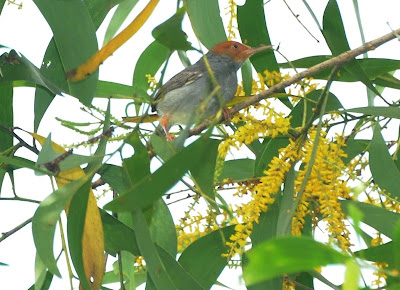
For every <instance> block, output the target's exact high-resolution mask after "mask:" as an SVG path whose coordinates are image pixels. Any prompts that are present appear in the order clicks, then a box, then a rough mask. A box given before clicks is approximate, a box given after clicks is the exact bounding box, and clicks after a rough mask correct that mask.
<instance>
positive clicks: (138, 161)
mask: <svg viewBox="0 0 400 290" xmlns="http://www.w3.org/2000/svg"><path fill="white" fill-rule="evenodd" d="M125 141H126V142H127V143H128V144H130V145H131V146H132V147H133V149H134V150H135V154H134V155H133V156H132V157H130V158H125V159H124V160H123V162H122V167H123V168H124V172H125V175H126V177H127V178H128V180H129V181H130V184H131V185H136V184H137V183H138V182H139V181H140V180H142V179H143V178H145V177H146V176H148V175H149V174H150V159H149V154H148V153H147V148H146V147H145V146H144V145H143V143H142V142H141V140H140V138H139V135H138V133H137V132H136V131H135V132H133V133H132V134H130V135H129V136H128V137H127V138H126V139H125Z"/></svg>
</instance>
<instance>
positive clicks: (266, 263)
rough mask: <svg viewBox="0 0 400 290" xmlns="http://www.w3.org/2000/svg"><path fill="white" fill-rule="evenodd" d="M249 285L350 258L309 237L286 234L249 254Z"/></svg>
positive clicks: (265, 243)
mask: <svg viewBox="0 0 400 290" xmlns="http://www.w3.org/2000/svg"><path fill="white" fill-rule="evenodd" d="M247 256H248V258H249V263H248V264H247V266H245V267H246V268H247V269H246V271H245V274H244V279H245V281H246V285H251V284H255V283H258V282H261V281H264V280H268V279H271V278H274V277H277V276H280V275H284V274H292V273H297V272H301V271H309V270H312V269H314V268H315V267H320V266H325V265H328V264H338V263H344V262H345V261H346V260H348V259H350V257H348V256H345V255H343V254H341V253H339V252H337V251H335V250H333V249H332V248H331V247H329V246H327V245H325V244H321V243H319V242H316V241H315V240H314V239H312V238H309V237H284V238H279V239H275V240H269V241H266V242H264V243H261V244H260V245H258V246H256V247H254V248H253V249H251V250H250V251H249V253H248V254H247Z"/></svg>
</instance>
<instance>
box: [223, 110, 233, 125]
mask: <svg viewBox="0 0 400 290" xmlns="http://www.w3.org/2000/svg"><path fill="white" fill-rule="evenodd" d="M222 114H223V115H224V120H225V121H224V122H225V124H227V123H229V122H230V121H231V117H232V113H231V110H230V109H229V108H227V107H224V108H222Z"/></svg>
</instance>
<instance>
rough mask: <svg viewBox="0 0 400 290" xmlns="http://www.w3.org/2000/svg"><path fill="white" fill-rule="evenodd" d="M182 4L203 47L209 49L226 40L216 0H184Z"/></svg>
mask: <svg viewBox="0 0 400 290" xmlns="http://www.w3.org/2000/svg"><path fill="white" fill-rule="evenodd" d="M183 4H184V6H185V9H186V11H187V13H188V15H189V19H190V23H191V24H192V28H193V31H194V33H195V34H196V36H197V38H198V39H199V40H200V41H201V43H202V44H204V46H205V47H207V48H208V49H211V48H212V47H213V46H214V45H216V44H217V43H220V42H222V41H225V40H226V34H225V28H224V24H223V23H222V19H221V12H220V10H219V6H218V0H203V1H198V0H184V1H183Z"/></svg>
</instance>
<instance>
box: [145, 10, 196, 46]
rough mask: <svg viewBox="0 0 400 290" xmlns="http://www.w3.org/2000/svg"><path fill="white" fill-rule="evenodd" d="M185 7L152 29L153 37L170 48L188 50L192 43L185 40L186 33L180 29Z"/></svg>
mask: <svg viewBox="0 0 400 290" xmlns="http://www.w3.org/2000/svg"><path fill="white" fill-rule="evenodd" d="M184 16H185V9H184V8H180V9H178V11H177V12H176V14H175V15H173V16H172V17H171V18H169V19H168V20H166V21H165V22H164V23H162V24H160V25H159V26H157V27H156V28H154V29H153V32H152V35H153V37H154V38H155V39H156V40H157V41H158V42H159V43H161V44H163V45H165V46H166V47H168V48H169V49H171V50H189V49H192V45H191V44H190V42H188V41H187V35H186V33H185V32H183V30H182V20H183V17H184Z"/></svg>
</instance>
